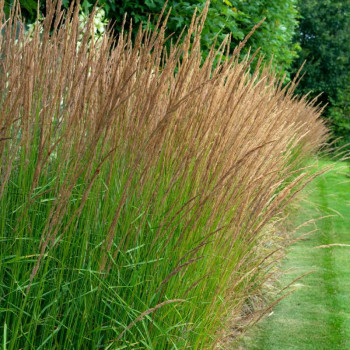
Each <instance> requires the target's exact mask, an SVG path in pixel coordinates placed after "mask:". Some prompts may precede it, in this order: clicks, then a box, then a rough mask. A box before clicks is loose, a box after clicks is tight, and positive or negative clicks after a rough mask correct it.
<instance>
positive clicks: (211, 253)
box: [0, 1, 327, 350]
mask: <svg viewBox="0 0 350 350" xmlns="http://www.w3.org/2000/svg"><path fill="white" fill-rule="evenodd" d="M3 6H4V2H3V1H0V9H1V12H0V25H1V30H0V33H1V34H0V158H1V162H0V228H1V246H0V258H1V259H0V264H1V268H0V275H1V276H0V281H1V285H0V300H1V310H0V327H1V329H0V330H1V334H2V335H3V339H4V344H5V348H6V349H10V350H14V349H36V350H39V349H100V348H101V349H204V348H213V347H214V346H215V344H218V342H219V341H221V339H220V337H222V332H221V331H222V329H225V327H227V325H228V324H230V325H232V320H233V319H235V317H237V315H239V314H240V312H241V310H242V306H243V305H244V304H245V303H246V302H247V301H248V300H249V298H250V297H251V296H254V295H256V294H257V293H259V292H260V289H261V286H262V284H263V283H264V282H265V280H266V279H267V278H268V276H269V269H270V267H271V266H273V265H274V261H275V260H276V256H275V254H274V253H276V252H277V251H278V249H276V246H274V244H273V240H272V237H274V236H273V235H272V234H271V235H269V232H270V229H269V228H270V227H273V225H274V222H276V221H280V220H281V215H282V213H283V211H284V210H285V207H286V206H287V205H288V204H289V203H290V201H291V200H292V199H293V198H294V197H295V196H296V195H297V194H298V192H299V191H300V189H301V188H302V187H303V186H305V184H306V183H307V182H308V181H310V179H311V178H312V176H314V175H311V172H310V171H309V169H308V168H305V167H304V161H305V159H307V157H309V156H310V155H311V154H312V153H313V152H315V151H317V149H318V148H319V147H320V145H321V144H322V143H323V142H324V141H325V138H326V134H327V131H326V129H325V127H324V125H323V123H322V121H321V120H320V119H319V116H320V110H319V109H317V108H316V107H314V106H313V104H312V102H310V103H308V102H307V101H306V99H305V98H297V97H294V96H293V91H294V88H295V82H292V83H291V84H289V85H288V86H284V85H283V84H282V82H281V81H280V80H278V79H277V78H276V74H275V73H273V72H272V71H271V68H270V67H269V66H266V67H263V65H262V63H261V62H260V63H259V64H258V65H257V67H256V69H255V70H254V71H251V70H250V66H249V64H250V58H249V57H245V58H243V59H239V53H240V48H241V47H242V45H241V46H240V47H238V48H237V49H236V50H235V52H234V53H233V54H231V55H229V46H230V45H229V44H230V43H229V38H227V40H226V41H225V42H223V43H222V44H221V45H220V47H219V49H217V50H215V49H214V46H213V49H212V50H211V52H210V53H209V55H208V56H207V57H206V58H205V59H202V55H201V49H200V35H201V29H202V27H203V23H204V20H205V15H206V11H207V8H206V9H205V10H204V12H203V13H201V14H199V15H198V16H196V15H194V17H193V20H192V23H191V26H190V27H189V29H188V30H187V32H186V33H185V34H184V35H183V38H182V40H178V41H175V39H173V41H172V42H171V43H170V42H169V40H171V39H168V40H167V39H166V38H164V32H165V27H166V16H165V18H164V19H163V20H161V19H160V20H159V22H158V24H157V26H156V29H155V30H154V31H150V30H149V29H147V28H146V29H142V28H140V30H139V32H138V34H137V36H136V38H134V40H132V37H131V34H130V33H131V31H129V30H128V31H126V30H125V31H123V32H122V33H120V34H119V36H118V37H117V39H116V40H114V39H113V37H112V36H111V33H110V32H109V31H107V32H106V33H105V34H103V35H102V36H101V37H100V38H98V39H96V40H95V38H94V28H93V15H94V14H92V15H91V17H90V19H89V20H88V21H87V23H86V26H85V28H84V29H83V30H82V29H81V25H80V23H79V9H78V7H77V6H74V5H72V6H71V7H70V9H69V10H68V12H67V13H64V12H62V11H61V10H60V9H61V2H60V1H58V2H55V3H54V4H53V5H51V6H49V9H48V11H47V14H46V17H45V18H44V20H43V23H37V24H36V25H35V26H34V29H33V30H32V32H31V33H30V34H28V33H27V32H26V31H25V27H24V24H23V22H22V20H21V17H20V13H19V8H18V5H17V6H15V7H14V8H13V10H12V13H11V15H10V17H9V18H8V19H6V18H5V15H4V12H3ZM163 17H164V16H163ZM272 231H273V230H272V229H271V232H272ZM266 237H267V238H268V239H270V241H271V240H272V241H271V242H272V243H271V244H270V246H271V248H270V249H267V247H266V244H265V242H266ZM233 327H234V325H233ZM228 333H229V332H228Z"/></svg>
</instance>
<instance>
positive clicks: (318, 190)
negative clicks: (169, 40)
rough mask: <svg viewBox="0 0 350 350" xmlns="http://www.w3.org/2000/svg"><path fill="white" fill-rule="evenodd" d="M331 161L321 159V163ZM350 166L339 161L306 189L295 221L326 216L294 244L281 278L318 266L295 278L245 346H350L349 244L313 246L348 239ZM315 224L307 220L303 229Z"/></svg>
mask: <svg viewBox="0 0 350 350" xmlns="http://www.w3.org/2000/svg"><path fill="white" fill-rule="evenodd" d="M329 164H330V162H326V161H322V162H320V166H322V167H323V166H327V165H329ZM349 172H350V171H349V169H348V167H347V165H346V164H345V163H336V164H335V166H334V169H333V170H331V171H329V172H327V173H326V174H324V175H322V176H321V177H319V178H318V179H316V180H315V181H314V183H313V184H311V185H310V187H309V188H308V189H307V190H306V192H307V195H305V198H304V200H303V202H302V203H301V208H300V209H299V210H298V215H297V220H296V221H297V223H299V224H300V223H302V222H305V221H307V220H310V219H312V218H317V217H324V216H328V217H325V218H323V219H320V220H318V221H317V222H316V223H315V224H313V225H316V229H317V231H315V232H313V233H312V234H310V235H309V236H308V237H307V238H306V239H305V240H301V241H299V242H298V243H297V244H295V245H294V246H292V247H291V248H290V250H289V252H288V253H287V258H286V260H285V262H284V264H283V269H285V270H287V274H286V275H285V277H284V281H283V282H284V283H288V281H292V280H293V279H294V278H296V277H298V276H299V275H301V274H303V273H306V272H308V271H314V272H313V273H311V274H310V275H308V276H306V277H304V278H303V279H301V280H299V281H297V282H295V284H294V287H295V288H296V289H297V290H296V291H295V292H294V293H292V294H291V295H289V296H288V297H286V298H285V299H284V300H282V301H281V302H280V304H278V305H277V306H276V307H275V308H274V310H273V314H271V315H270V316H267V317H265V319H264V320H262V321H261V322H260V324H259V325H258V326H256V327H255V329H253V330H252V331H251V332H250V333H249V334H248V337H247V339H246V340H245V341H244V348H245V349H247V350H253V349H261V350H265V349H266V350H275V349H276V350H277V349H281V350H284V349H300V350H307V349H315V350H323V349H324V350H336V349H343V350H346V349H350V246H331V247H324V248H315V247H318V246H320V245H330V244H338V243H340V244H350V178H349V177H347V176H346V174H349ZM314 228H315V227H314ZM312 229H313V227H312V225H308V226H307V228H306V227H305V228H303V229H302V230H301V231H300V233H303V232H306V231H310V230H312Z"/></svg>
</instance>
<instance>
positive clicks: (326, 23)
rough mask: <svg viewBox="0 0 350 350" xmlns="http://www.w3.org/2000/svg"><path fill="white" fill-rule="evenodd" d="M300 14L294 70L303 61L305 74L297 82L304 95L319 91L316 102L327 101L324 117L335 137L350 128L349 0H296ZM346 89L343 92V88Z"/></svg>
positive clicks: (346, 132) (342, 134)
mask: <svg viewBox="0 0 350 350" xmlns="http://www.w3.org/2000/svg"><path fill="white" fill-rule="evenodd" d="M299 11H300V14H301V19H300V26H299V28H298V31H297V41H298V42H299V44H300V46H301V47H302V50H301V52H300V56H299V58H298V59H297V60H296V61H295V64H294V71H297V70H298V69H299V67H300V66H301V64H302V63H303V62H304V61H305V60H306V65H305V71H306V75H305V77H304V78H303V79H302V81H301V83H300V85H299V90H298V91H299V92H300V93H302V94H304V93H307V92H309V91H310V90H312V95H311V96H313V97H315V96H317V95H319V94H320V93H322V96H321V97H320V102H321V103H323V104H326V103H328V104H329V107H328V108H327V110H326V116H327V117H328V118H329V119H330V121H331V123H332V128H333V130H334V131H335V132H336V135H337V136H346V134H347V135H348V133H349V130H350V120H349V117H346V114H348V113H349V107H347V106H348V105H349V103H350V94H349V92H348V89H349V88H348V86H349V80H350V79H349V72H350V62H349V57H350V35H349V33H350V2H349V1H343V0H334V1H329V0H321V1H319V0H302V1H299ZM346 90H347V91H346Z"/></svg>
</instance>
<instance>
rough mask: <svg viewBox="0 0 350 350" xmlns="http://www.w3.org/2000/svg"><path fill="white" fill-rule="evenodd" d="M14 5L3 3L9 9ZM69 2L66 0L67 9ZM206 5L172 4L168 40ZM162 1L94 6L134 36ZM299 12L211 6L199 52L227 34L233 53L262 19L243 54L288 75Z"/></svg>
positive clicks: (271, 4)
mask: <svg viewBox="0 0 350 350" xmlns="http://www.w3.org/2000/svg"><path fill="white" fill-rule="evenodd" d="M12 1H13V0H6V2H7V4H10V3H12ZM20 3H21V7H22V9H24V15H25V17H26V18H27V19H28V20H29V21H33V20H34V19H35V15H36V6H37V2H36V1H35V0H20ZM70 3H71V1H70V0H64V1H63V5H64V6H65V7H66V8H67V7H68V6H69V4H70ZM94 3H95V1H94V0H84V1H82V3H81V7H82V10H83V11H84V12H85V13H87V12H89V11H90V10H91V9H92V7H93V5H94ZM205 3H206V1H205V0H201V1H195V0H170V1H168V7H167V9H170V8H171V15H170V17H169V20H168V26H167V34H168V35H170V34H173V35H174V38H178V36H179V35H180V33H181V31H182V29H183V28H184V26H187V27H188V26H189V25H190V23H191V19H192V15H193V12H194V11H195V9H196V8H197V9H198V11H202V10H203V8H204V6H205ZM164 4H165V1H164V0H145V1H139V0H121V1H118V2H116V1H114V0H99V1H98V5H99V6H100V7H102V8H103V9H104V11H105V13H106V18H107V19H109V20H111V22H112V23H114V25H115V29H116V30H117V31H120V30H121V27H122V23H123V19H124V16H125V14H127V16H128V17H127V27H128V25H129V23H130V21H132V22H133V25H134V30H135V31H136V30H137V29H138V26H139V24H140V23H143V24H144V26H146V23H147V21H148V18H150V19H151V23H153V24H154V23H155V22H156V19H157V17H158V15H159V14H160V12H161V10H162V8H163V7H164ZM40 8H41V11H43V12H45V1H43V0H41V1H40ZM297 17H298V12H297V9H296V0H286V1H281V0H260V1H254V2H253V1H244V0H212V1H211V4H210V8H209V12H208V15H207V20H206V23H205V26H204V28H203V32H202V48H203V49H204V55H205V53H206V52H208V51H209V48H210V47H211V46H212V43H213V41H214V40H215V38H217V39H218V40H217V42H222V41H223V39H224V37H225V36H226V35H228V34H231V35H232V45H231V48H232V49H233V48H234V47H235V46H236V45H237V44H238V43H239V42H240V41H241V40H243V39H244V37H245V36H246V35H247V34H249V32H250V31H251V30H252V28H253V27H254V25H256V24H257V23H259V22H260V21H261V20H262V19H263V18H266V20H265V22H264V23H263V24H262V25H261V27H260V28H259V29H258V30H257V31H256V32H255V34H254V35H253V37H252V38H251V39H250V40H249V42H248V44H247V47H246V48H245V50H243V54H244V53H246V52H247V51H248V49H249V47H251V49H252V51H255V50H257V49H259V48H260V49H261V52H262V53H263V54H264V55H265V56H266V59H267V60H269V59H270V58H272V57H273V58H274V63H275V65H276V66H278V67H279V69H281V71H282V72H283V73H287V74H288V70H289V68H290V66H291V64H292V62H293V60H294V59H295V58H296V57H297V53H298V50H299V44H298V43H294V44H293V42H292V40H293V36H294V33H295V28H296V26H297Z"/></svg>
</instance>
